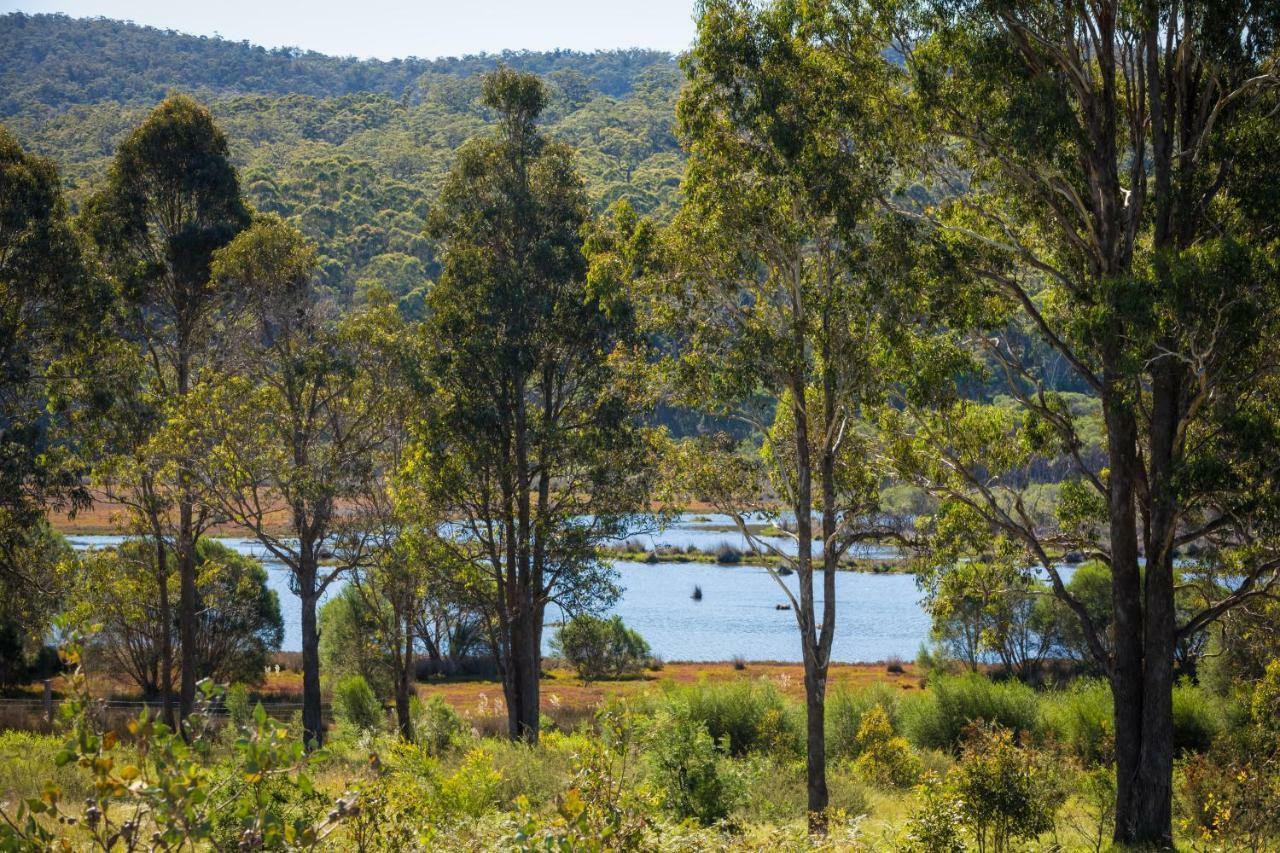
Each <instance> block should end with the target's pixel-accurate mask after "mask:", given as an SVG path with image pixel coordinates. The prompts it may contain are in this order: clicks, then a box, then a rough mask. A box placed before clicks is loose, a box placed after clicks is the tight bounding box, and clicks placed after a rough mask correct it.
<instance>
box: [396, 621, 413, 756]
mask: <svg viewBox="0 0 1280 853" xmlns="http://www.w3.org/2000/svg"><path fill="white" fill-rule="evenodd" d="M402 624H403V625H404V647H403V649H402V651H401V653H400V668H399V672H398V673H397V674H396V722H397V723H398V724H399V726H400V737H402V738H403V739H404V740H405V741H407V742H412V741H413V716H412V714H410V711H409V699H410V697H411V695H412V693H413V616H412V615H409V616H408V617H407V618H405V619H404V620H403V621H402Z"/></svg>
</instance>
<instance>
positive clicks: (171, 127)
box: [84, 96, 249, 715]
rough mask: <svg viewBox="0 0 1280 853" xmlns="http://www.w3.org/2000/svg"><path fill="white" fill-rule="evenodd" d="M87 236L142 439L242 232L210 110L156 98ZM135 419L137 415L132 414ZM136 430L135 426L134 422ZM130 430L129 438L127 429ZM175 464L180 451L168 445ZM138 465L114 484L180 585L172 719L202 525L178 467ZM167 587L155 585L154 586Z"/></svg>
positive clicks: (206, 331) (203, 329) (121, 157)
mask: <svg viewBox="0 0 1280 853" xmlns="http://www.w3.org/2000/svg"><path fill="white" fill-rule="evenodd" d="M84 219H85V224H86V227H87V229H88V231H89V233H90V235H91V236H92V238H93V240H94V242H95V243H96V244H97V247H98V251H99V255H100V256H101V259H102V261H103V263H104V265H105V268H106V269H107V271H108V272H109V273H110V274H111V276H112V278H113V279H114V280H115V282H116V286H117V288H118V291H119V295H120V299H121V301H122V303H123V308H124V310H123V311H122V312H121V318H122V322H121V334H122V337H123V338H124V339H125V340H126V341H127V342H129V343H131V344H132V345H133V346H134V347H136V349H137V352H138V354H139V358H138V359H137V360H136V365H137V366H138V367H139V368H140V370H139V375H138V383H137V388H138V390H139V392H140V395H141V396H140V398H139V401H140V403H141V404H142V405H144V406H148V407H150V408H152V409H153V412H152V413H151V414H148V415H145V418H146V420H148V421H149V422H150V423H149V424H148V425H147V426H146V427H145V428H144V430H143V434H139V435H138V438H139V440H140V442H141V441H145V440H146V434H150V431H151V430H152V429H153V427H154V426H155V425H156V424H158V423H160V422H162V421H163V419H164V417H165V414H164V410H165V409H166V408H171V407H173V406H175V405H178V404H180V402H181V401H182V400H183V399H184V398H185V397H186V396H187V394H188V392H189V391H190V390H191V388H192V387H193V385H194V384H195V383H196V382H197V381H198V377H199V373H200V370H201V368H202V367H203V365H204V362H205V360H206V359H205V355H206V353H207V348H208V344H209V340H210V331H211V329H212V326H213V318H214V313H215V309H216V308H217V306H218V305H219V303H220V301H221V299H222V297H223V295H224V294H223V293H222V292H221V291H220V290H219V288H218V287H217V286H216V285H215V284H214V283H213V282H211V280H210V277H209V264H210V261H211V259H212V256H213V253H214V252H215V251H216V250H217V249H219V248H220V247H222V246H224V245H226V244H227V243H228V242H229V241H230V240H231V239H232V238H233V237H234V236H235V235H236V234H237V233H238V232H239V231H240V230H241V229H243V228H244V227H245V226H247V225H248V223H249V211H248V209H247V207H246V206H245V204H244V202H243V200H242V199H241V196H240V183H239V179H238V178H237V176H236V171H235V168H234V167H233V166H232V165H231V161H230V157H229V154H228V149H227V140H226V137H224V136H223V135H222V132H221V131H220V130H219V129H218V128H217V126H216V125H215V124H214V122H213V118H212V116H210V114H209V111H208V110H207V109H205V108H204V107H203V106H201V105H200V104H198V103H197V102H196V101H194V100H192V99H191V98H189V97H186V96H174V97H170V98H168V99H166V100H165V101H164V102H163V103H161V104H160V105H159V106H158V107H156V108H155V110H153V111H152V113H151V115H150V116H149V117H148V118H147V120H146V121H145V122H143V123H142V124H141V125H140V126H138V127H137V128H136V129H135V130H134V131H133V132H132V133H130V134H129V136H127V137H126V138H125V140H124V141H123V142H122V143H121V144H120V146H119V148H118V149H117V150H116V155H115V159H114V160H113V161H112V164H111V169H110V172H109V175H108V178H107V183H106V186H105V187H103V188H102V189H101V190H99V191H98V192H97V193H95V194H94V196H93V197H92V198H90V199H89V200H88V202H87V204H86V206H85V212H84ZM133 414H134V415H138V414H141V412H140V410H139V409H137V408H136V407H135V408H134V411H133ZM135 426H136V424H135ZM135 431H136V430H135ZM174 449H175V451H176V453H177V454H178V457H179V459H180V458H181V457H183V456H185V454H186V453H187V452H188V449H187V448H184V447H181V446H178V447H176V448H174ZM160 467H161V466H159V465H156V466H151V465H150V464H144V465H143V466H142V467H141V469H135V472H134V473H136V474H138V475H139V476H137V477H132V478H131V482H129V483H126V484H125V487H126V488H129V489H131V490H134V491H136V492H137V493H138V495H139V496H140V497H139V499H138V500H136V501H134V503H135V505H136V506H137V507H139V508H140V511H141V514H142V516H143V518H145V520H146V522H147V524H146V527H147V528H150V529H146V530H145V532H146V533H148V534H151V535H153V536H155V537H156V549H157V554H158V555H159V556H160V557H161V558H162V559H163V554H164V551H165V549H164V548H163V547H162V542H161V540H162V539H171V540H172V547H173V549H174V552H175V555H176V557H177V564H178V566H177V567H178V576H179V604H178V623H179V645H180V648H181V661H182V666H181V673H182V676H181V687H180V690H179V698H180V705H181V710H182V713H183V714H184V715H185V714H187V713H189V712H190V711H191V708H192V705H193V703H194V702H195V695H196V666H195V654H196V630H197V619H198V614H197V612H196V571H197V569H196V550H195V547H196V540H197V539H198V538H199V536H200V534H201V532H202V530H203V529H204V527H205V525H206V524H207V523H208V521H209V520H210V517H209V513H208V511H207V507H203V506H201V505H200V504H199V503H198V502H197V500H196V495H195V492H194V490H193V488H192V486H191V483H190V482H189V479H188V475H187V473H186V466H185V465H182V464H177V465H173V466H169V467H168V469H167V470H168V472H169V473H171V474H172V478H170V477H169V476H168V475H167V474H161V473H160V471H159V468H160ZM165 586H166V585H164V584H161V588H162V589H163V588H165Z"/></svg>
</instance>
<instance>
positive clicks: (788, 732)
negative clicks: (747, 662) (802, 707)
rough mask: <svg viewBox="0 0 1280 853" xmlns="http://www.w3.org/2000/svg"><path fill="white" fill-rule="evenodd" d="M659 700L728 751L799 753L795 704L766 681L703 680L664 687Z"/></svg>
mask: <svg viewBox="0 0 1280 853" xmlns="http://www.w3.org/2000/svg"><path fill="white" fill-rule="evenodd" d="M662 705H663V706H664V707H666V708H667V709H680V713H682V714H687V715H688V716H690V717H691V718H692V719H693V720H695V721H696V722H697V723H698V724H700V725H702V726H704V727H705V728H706V729H707V731H708V732H709V733H710V735H711V739H712V741H713V742H714V743H715V744H716V745H718V746H719V747H720V748H721V749H724V750H725V751H726V752H728V753H729V754H730V755H735V756H740V755H744V754H746V753H748V752H755V751H774V752H783V753H786V752H797V753H798V752H799V751H800V748H801V746H800V745H801V738H802V732H803V724H802V721H801V720H799V719H797V714H796V709H795V707H794V704H793V703H791V702H788V701H787V699H786V698H785V697H784V696H783V695H782V694H781V693H780V692H779V691H778V688H776V687H775V686H773V684H771V683H770V682H768V681H765V680H763V679H735V680H733V681H723V682H714V681H704V682H700V683H698V684H697V685H690V686H688V687H684V688H674V689H671V690H669V691H668V692H667V693H666V695H665V696H664V698H663V702H662Z"/></svg>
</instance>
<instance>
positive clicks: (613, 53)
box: [0, 12, 675, 116]
mask: <svg viewBox="0 0 1280 853" xmlns="http://www.w3.org/2000/svg"><path fill="white" fill-rule="evenodd" d="M500 62H502V63H506V64H507V65H510V66H512V67H514V68H519V69H521V70H527V71H533V72H535V73H538V74H542V75H550V74H554V73H555V72H572V73H575V74H579V75H581V76H582V78H583V80H582V83H583V84H585V85H586V86H587V87H588V88H590V89H591V90H593V91H595V92H599V93H601V94H605V95H609V96H611V97H623V96H625V95H626V94H628V93H629V92H630V91H631V88H632V85H633V83H634V81H635V78H636V76H637V75H638V74H639V73H641V72H643V71H645V70H646V69H648V68H651V67H653V66H666V67H670V66H672V65H673V64H674V62H675V60H674V58H673V57H672V56H671V55H670V54H668V53H665V52H663V51H657V50H640V49H632V50H609V51H597V52H593V53H582V52H577V51H564V50H557V51H503V52H502V53H500V54H481V55H477V56H464V57H461V58H457V57H449V58H442V59H418V58H412V57H411V58H408V59H394V60H379V59H356V58H354V57H336V56H329V55H326V54H322V53H316V52H314V51H304V50H301V49H298V48H265V47H261V46H258V45H253V44H250V43H249V42H245V41H240V42H237V41H228V40H226V39H223V38H220V37H216V36H214V37H210V36H194V35H188V34H186V33H181V32H176V31H174V30H162V29H157V28H155V27H147V26H140V25H138V24H133V23H129V22H124V21H114V20H109V19H106V18H72V17H69V16H67V15H47V14H40V15H28V14H24V13H22V12H12V13H10V14H7V15H3V16H0V116H9V115H16V114H18V113H22V112H26V111H30V110H31V109H32V108H33V107H35V106H36V105H39V106H43V107H47V108H51V109H54V110H62V109H65V108H67V107H70V106H72V105H77V104H95V103H102V102H105V101H114V102H117V103H122V104H133V103H152V102H154V101H156V100H158V99H159V98H162V97H163V96H164V95H165V93H166V92H167V91H169V90H170V89H173V88H179V89H184V90H187V91H193V92H197V93H203V94H206V95H224V94H260V95H285V94H304V95H314V96H316V97H333V96H337V95H346V94H354V93H360V92H374V93H379V94H384V95H389V96H391V97H393V98H397V99H399V98H404V97H406V96H408V97H409V98H411V99H412V98H414V97H416V96H417V94H418V89H419V88H420V81H421V78H422V77H423V75H450V76H453V77H462V78H466V77H472V76H475V75H477V74H480V73H483V72H485V71H488V70H491V69H492V68H494V67H495V66H496V65H497V64H498V63H500Z"/></svg>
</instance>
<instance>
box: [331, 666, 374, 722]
mask: <svg viewBox="0 0 1280 853" xmlns="http://www.w3.org/2000/svg"><path fill="white" fill-rule="evenodd" d="M333 709H334V713H335V714H336V716H337V718H338V719H339V720H341V721H342V722H344V723H346V724H347V725H349V726H351V727H352V728H356V729H359V730H361V731H373V730H375V729H378V728H381V727H382V724H383V723H384V722H385V720H386V717H385V714H384V713H383V710H382V703H381V702H379V701H378V697H377V696H375V695H374V693H373V688H372V687H370V686H369V682H367V681H365V680H364V676H362V675H349V676H347V677H346V678H344V679H342V680H341V681H339V682H338V686H337V687H336V688H335V689H334V691H333Z"/></svg>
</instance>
